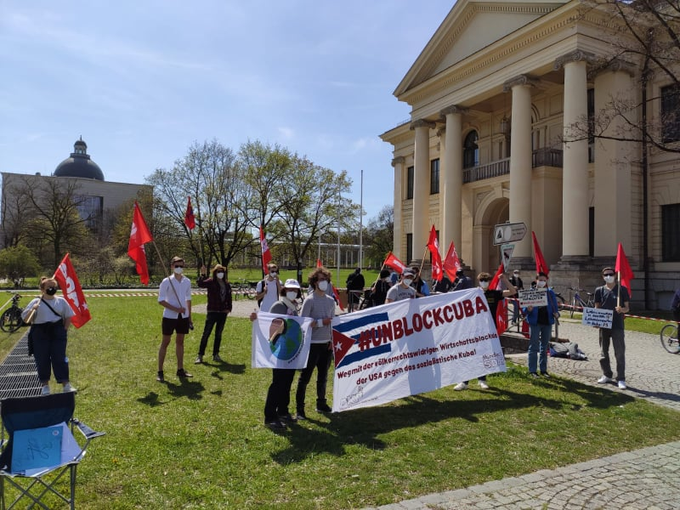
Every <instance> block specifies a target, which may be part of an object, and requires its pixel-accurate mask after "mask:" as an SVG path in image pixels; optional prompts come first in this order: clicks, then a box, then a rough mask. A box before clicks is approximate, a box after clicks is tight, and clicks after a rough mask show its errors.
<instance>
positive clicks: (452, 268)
mask: <svg viewBox="0 0 680 510" xmlns="http://www.w3.org/2000/svg"><path fill="white" fill-rule="evenodd" d="M443 266H444V271H446V274H447V275H448V277H449V280H451V281H453V280H455V279H456V273H457V272H458V270H459V269H460V259H459V258H458V253H456V247H455V246H453V241H451V244H450V245H449V251H448V252H446V258H445V259H444V264H443Z"/></svg>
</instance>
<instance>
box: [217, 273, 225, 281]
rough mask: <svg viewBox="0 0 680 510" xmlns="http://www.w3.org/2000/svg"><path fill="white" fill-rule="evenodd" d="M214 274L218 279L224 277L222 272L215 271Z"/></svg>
mask: <svg viewBox="0 0 680 510" xmlns="http://www.w3.org/2000/svg"><path fill="white" fill-rule="evenodd" d="M216 275H217V277H218V278H219V279H220V280H221V279H222V278H224V273H216Z"/></svg>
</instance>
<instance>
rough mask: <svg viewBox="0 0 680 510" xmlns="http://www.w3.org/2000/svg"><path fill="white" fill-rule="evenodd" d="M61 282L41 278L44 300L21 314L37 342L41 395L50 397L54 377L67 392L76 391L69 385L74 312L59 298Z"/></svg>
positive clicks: (34, 345)
mask: <svg viewBox="0 0 680 510" xmlns="http://www.w3.org/2000/svg"><path fill="white" fill-rule="evenodd" d="M56 293H57V281H56V280H55V279H54V278H48V277H47V276H43V277H42V278H40V294H41V295H40V297H39V298H35V299H33V300H32V301H31V302H30V303H28V305H27V306H26V308H24V310H23V312H22V313H21V318H22V319H23V320H24V321H27V322H30V324H31V330H30V332H29V335H30V336H31V339H32V342H33V356H34V357H35V365H36V368H37V369H38V379H40V384H42V390H41V391H40V394H41V395H49V394H50V374H51V372H52V371H54V378H55V379H56V380H57V382H58V383H60V384H63V385H64V392H68V391H76V389H75V388H74V387H73V386H71V383H70V382H69V367H68V358H67V357H66V341H67V333H68V328H69V326H70V325H71V317H73V310H71V307H70V306H69V304H68V303H67V302H66V300H65V299H64V298H62V297H59V296H56Z"/></svg>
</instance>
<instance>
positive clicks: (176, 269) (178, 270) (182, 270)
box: [175, 267, 184, 274]
mask: <svg viewBox="0 0 680 510" xmlns="http://www.w3.org/2000/svg"><path fill="white" fill-rule="evenodd" d="M183 272H184V268H181V267H176V268H175V274H182V273H183Z"/></svg>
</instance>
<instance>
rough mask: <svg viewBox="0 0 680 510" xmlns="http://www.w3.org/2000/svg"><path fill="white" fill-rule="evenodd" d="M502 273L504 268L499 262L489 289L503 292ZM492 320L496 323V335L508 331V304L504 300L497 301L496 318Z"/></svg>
mask: <svg viewBox="0 0 680 510" xmlns="http://www.w3.org/2000/svg"><path fill="white" fill-rule="evenodd" d="M504 272H505V266H504V265H503V263H502V262H501V265H500V266H498V270H497V271H496V274H495V275H493V278H492V279H491V283H489V288H490V289H495V290H503V287H502V286H501V275H502V274H503V273H504ZM494 320H495V321H496V330H497V331H498V334H499V335H501V334H503V332H504V331H505V330H506V329H508V304H507V303H506V302H505V299H501V300H499V301H498V306H497V307H496V317H494Z"/></svg>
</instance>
